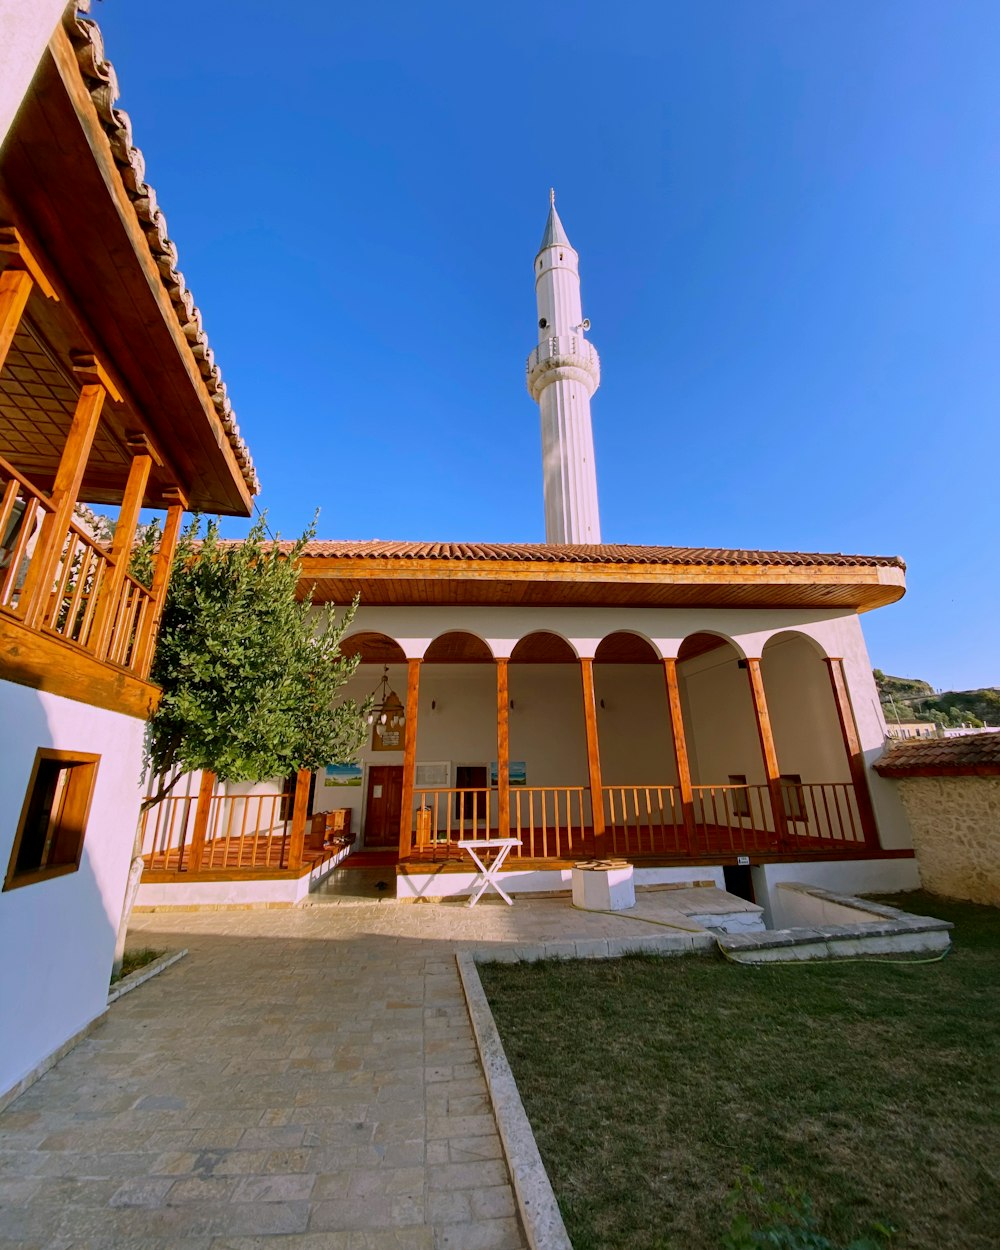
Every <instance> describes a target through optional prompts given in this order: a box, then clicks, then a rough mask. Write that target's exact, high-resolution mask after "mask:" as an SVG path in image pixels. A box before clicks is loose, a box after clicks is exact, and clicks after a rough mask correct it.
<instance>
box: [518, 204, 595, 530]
mask: <svg viewBox="0 0 1000 1250" xmlns="http://www.w3.org/2000/svg"><path fill="white" fill-rule="evenodd" d="M578 262H579V257H578V256H577V254H576V252H575V251H574V250H573V248H572V247H571V246H570V242H569V239H568V238H567V237H566V231H565V230H564V229H563V224H562V222H561V221H560V220H559V214H558V213H557V212H556V193H555V191H550V192H549V219H548V221H547V222H546V223H545V234H544V235H543V236H542V246H541V247H540V248H539V249H538V255H537V256H536V257H535V295H536V296H537V299H538V346H537V347H536V348H535V350H534V351H533V352H532V353H531V355H530V356H529V357H528V390H529V392H530V394H531V398H532V399H534V400H536V401H537V403H538V406H539V408H541V410H542V471H543V474H544V482H545V541H546V542H547V543H599V542H600V541H601V522H600V519H599V517H598V515H597V470H596V466H595V464H594V434H593V430H592V429H591V425H590V397H591V395H593V393H594V391H596V390H597V388H598V386H600V384H601V362H600V360H599V358H598V355H597V352H596V351H594V349H593V347H592V346H591V345H590V344H589V343H588V342H587V340H586V339H585V338H584V337H583V335H584V331H585V330H589V329H590V322H589V321H584V319H583V312H582V310H581V306H580V270H579V263H578Z"/></svg>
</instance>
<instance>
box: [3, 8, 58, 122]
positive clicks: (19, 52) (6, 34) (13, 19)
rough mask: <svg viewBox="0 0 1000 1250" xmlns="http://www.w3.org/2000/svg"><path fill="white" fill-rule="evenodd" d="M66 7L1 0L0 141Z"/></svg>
mask: <svg viewBox="0 0 1000 1250" xmlns="http://www.w3.org/2000/svg"><path fill="white" fill-rule="evenodd" d="M65 7H66V0H0V143H2V142H3V140H4V138H5V137H6V135H7V131H8V130H9V129H10V125H11V122H13V120H14V117H15V116H16V114H17V110H18V108H19V107H20V104H21V101H22V99H23V98H24V94H25V92H26V91H27V90H28V86H29V85H30V83H31V80H32V78H33V77H34V74H35V70H36V69H37V68H38V62H39V61H40V60H41V59H42V53H43V52H44V51H45V45H46V44H47V43H48V42H49V40H50V39H51V38H52V34H53V32H54V31H55V28H56V24H57V23H58V21H59V18H60V17H61V16H62V11H63V9H64V8H65Z"/></svg>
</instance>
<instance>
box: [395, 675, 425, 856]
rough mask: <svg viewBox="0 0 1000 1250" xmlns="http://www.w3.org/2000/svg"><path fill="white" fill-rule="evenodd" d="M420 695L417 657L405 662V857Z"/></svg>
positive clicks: (410, 827) (402, 828)
mask: <svg viewBox="0 0 1000 1250" xmlns="http://www.w3.org/2000/svg"><path fill="white" fill-rule="evenodd" d="M419 696H420V661H419V660H410V661H408V663H407V665H406V727H405V729H404V731H403V797H402V799H401V801H400V808H399V858H400V859H401V860H404V859H408V858H409V855H410V851H411V850H412V849H413V788H414V786H415V784H416V779H417V776H416V775H417V700H418V698H419Z"/></svg>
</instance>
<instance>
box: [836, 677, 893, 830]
mask: <svg viewBox="0 0 1000 1250" xmlns="http://www.w3.org/2000/svg"><path fill="white" fill-rule="evenodd" d="M826 665H827V668H828V669H829V671H830V685H831V686H832V687H833V699H834V702H835V703H836V705H837V719H838V720H839V721H840V732H841V734H842V735H843V739H844V749H845V750H846V752H847V763H848V765H849V767H850V770H851V781H852V782H853V783H854V798H855V800H856V802H857V804H858V815H859V816H860V817H861V831H862V832H863V833H864V835H865V844H866V845H867V846H868V847H869V848H870V849H871V850H874V851H877V850H878V849H879V846H880V842H879V836H878V824H877V822H876V820H875V809H874V808H873V807H872V798H871V791H870V790H869V789H868V769H867V767H866V765H865V756H864V752H863V751H862V750H861V737H860V735H859V733H858V723H857V721H856V720H855V719H854V708H853V707H852V706H851V697H850V694H849V692H848V689H847V678H846V677H845V676H844V661H843V660H840V659H827V660H826Z"/></svg>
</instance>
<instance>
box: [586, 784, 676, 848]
mask: <svg viewBox="0 0 1000 1250" xmlns="http://www.w3.org/2000/svg"><path fill="white" fill-rule="evenodd" d="M602 792H603V795H604V827H605V830H606V835H607V837H606V841H607V844H608V850H609V852H610V853H611V854H612V855H625V856H629V855H667V854H679V855H680V854H684V853H685V852H687V850H688V844H687V837H686V834H685V830H684V814H683V812H682V810H681V796H680V791H679V790H678V789H677V788H676V787H675V786H604V787H602Z"/></svg>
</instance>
